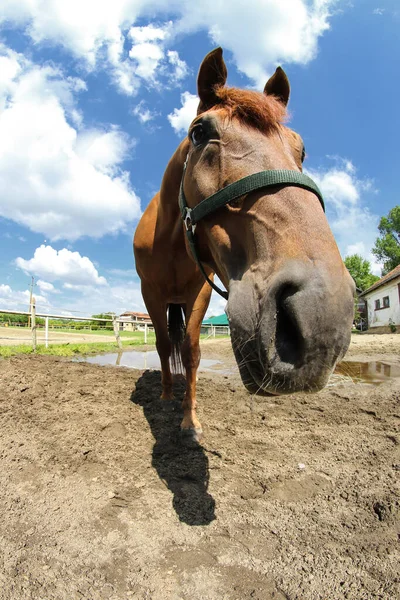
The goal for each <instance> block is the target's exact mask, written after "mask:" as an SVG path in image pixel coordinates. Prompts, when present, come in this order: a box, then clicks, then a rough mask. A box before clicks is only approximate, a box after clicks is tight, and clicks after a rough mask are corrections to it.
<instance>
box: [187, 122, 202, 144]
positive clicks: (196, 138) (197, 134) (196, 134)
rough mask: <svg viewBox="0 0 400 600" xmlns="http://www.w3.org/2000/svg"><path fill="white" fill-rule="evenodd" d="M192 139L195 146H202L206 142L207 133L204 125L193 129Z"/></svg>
mask: <svg viewBox="0 0 400 600" xmlns="http://www.w3.org/2000/svg"><path fill="white" fill-rule="evenodd" d="M190 139H191V140H192V143H193V145H194V146H199V145H200V144H202V143H203V142H204V141H205V139H206V132H205V131H204V129H203V126H202V125H196V127H195V128H194V129H193V131H192V133H191V134H190Z"/></svg>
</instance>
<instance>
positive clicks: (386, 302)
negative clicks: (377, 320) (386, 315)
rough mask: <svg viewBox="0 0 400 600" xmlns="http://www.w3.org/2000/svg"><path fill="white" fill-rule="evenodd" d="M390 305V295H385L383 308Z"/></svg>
mask: <svg viewBox="0 0 400 600" xmlns="http://www.w3.org/2000/svg"><path fill="white" fill-rule="evenodd" d="M389 306H390V302H389V296H385V297H384V298H383V308H389Z"/></svg>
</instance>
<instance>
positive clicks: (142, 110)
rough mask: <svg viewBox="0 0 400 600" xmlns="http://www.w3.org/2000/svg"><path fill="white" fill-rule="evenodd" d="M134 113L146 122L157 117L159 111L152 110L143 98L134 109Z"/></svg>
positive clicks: (142, 121) (141, 120)
mask: <svg viewBox="0 0 400 600" xmlns="http://www.w3.org/2000/svg"><path fill="white" fill-rule="evenodd" d="M132 114H133V115H135V117H137V118H138V119H139V121H140V122H141V123H143V125H144V124H146V123H148V122H149V121H153V119H155V118H156V116H157V113H156V112H154V111H151V110H150V109H149V108H148V107H147V106H146V104H145V102H144V100H141V101H140V102H139V104H137V105H136V106H135V107H134V108H133V109H132Z"/></svg>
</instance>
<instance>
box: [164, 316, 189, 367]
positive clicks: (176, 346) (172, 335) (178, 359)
mask: <svg viewBox="0 0 400 600" xmlns="http://www.w3.org/2000/svg"><path fill="white" fill-rule="evenodd" d="M185 333H186V327H185V322H184V320H183V311H182V306H181V305H180V304H168V335H169V339H170V341H171V345H172V353H171V362H172V370H173V371H174V372H175V373H179V372H182V371H183V365H182V354H181V347H182V343H183V340H184V338H185Z"/></svg>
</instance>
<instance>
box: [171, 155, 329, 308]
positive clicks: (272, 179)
mask: <svg viewBox="0 0 400 600" xmlns="http://www.w3.org/2000/svg"><path fill="white" fill-rule="evenodd" d="M186 164H187V159H186V161H185V164H184V167H183V173H182V180H181V186H180V190H179V208H180V210H181V215H182V219H183V222H184V225H185V229H186V236H187V240H188V243H189V247H190V251H191V253H192V256H193V258H194V260H195V261H196V263H197V266H198V267H199V269H200V271H201V272H202V274H203V276H204V277H205V279H206V280H207V281H208V283H209V284H210V286H211V287H212V288H213V289H214V290H215V291H216V292H218V294H219V295H220V296H222V297H223V298H225V299H226V300H227V299H228V292H224V291H223V290H221V289H220V288H219V287H218V286H217V285H215V283H214V282H213V281H211V279H210V278H209V277H208V276H207V273H206V272H205V270H204V267H203V265H202V264H201V262H200V260H199V257H198V255H197V249H196V240H195V237H194V232H195V229H196V225H197V223H198V222H199V221H201V219H204V218H205V217H207V216H208V215H210V214H212V213H213V212H215V211H216V210H218V209H219V208H222V207H223V206H226V204H228V203H229V202H232V200H235V199H236V198H240V196H243V195H244V194H248V193H249V192H253V191H254V190H259V189H261V188H271V187H276V186H288V185H291V186H296V187H301V188H303V189H305V190H309V191H310V192H313V193H314V194H315V195H316V196H317V197H318V200H319V201H320V203H321V206H322V208H323V210H324V211H325V205H324V200H323V198H322V194H321V192H320V190H319V188H318V186H317V184H316V183H315V182H314V181H313V180H312V179H311V178H310V177H308V176H307V175H305V174H304V173H300V172H298V171H287V170H284V169H280V170H275V171H272V170H271V171H260V172H259V173H254V174H253V175H248V176H247V177H243V179H239V180H238V181H235V182H234V183H230V184H229V185H227V186H226V187H224V188H222V189H221V190H219V191H218V192H216V193H215V194H212V195H211V196H208V198H205V199H204V200H202V201H201V202H200V203H199V204H197V206H195V207H194V208H189V207H188V205H187V202H186V198H185V193H184V191H183V182H184V178H185V173H186Z"/></svg>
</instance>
